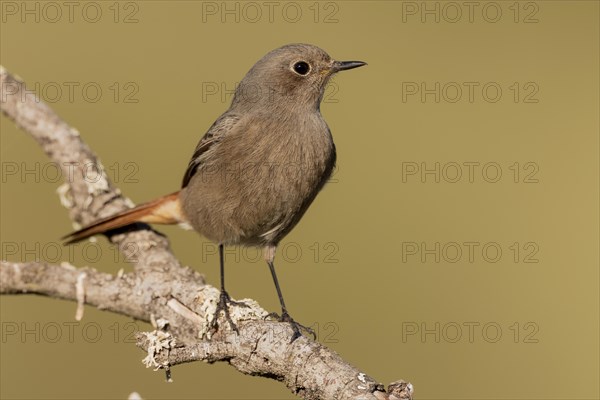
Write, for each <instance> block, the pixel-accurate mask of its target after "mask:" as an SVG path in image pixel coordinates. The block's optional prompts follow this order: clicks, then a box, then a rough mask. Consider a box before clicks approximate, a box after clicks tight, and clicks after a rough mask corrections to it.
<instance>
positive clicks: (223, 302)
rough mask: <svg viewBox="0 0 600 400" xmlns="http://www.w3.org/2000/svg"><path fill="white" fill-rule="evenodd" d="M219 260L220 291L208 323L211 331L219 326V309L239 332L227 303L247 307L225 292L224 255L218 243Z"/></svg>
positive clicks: (232, 327) (214, 330) (237, 331)
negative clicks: (212, 315) (211, 317)
mask: <svg viewBox="0 0 600 400" xmlns="http://www.w3.org/2000/svg"><path fill="white" fill-rule="evenodd" d="M219 262H220V265H221V293H220V295H219V302H218V303H217V308H216V310H215V315H214V317H213V319H212V322H211V324H210V329H211V330H212V331H213V332H216V331H217V329H218V327H219V313H220V312H221V311H223V313H224V314H225V319H226V320H227V322H229V326H231V329H233V330H234V331H235V332H236V333H237V334H239V333H240V331H239V330H238V328H237V326H236V325H235V323H234V322H233V320H232V319H231V315H229V305H230V304H233V305H236V306H241V307H248V305H247V304H246V303H243V302H241V301H233V300H231V297H229V293H227V291H225V255H224V249H223V245H222V244H219Z"/></svg>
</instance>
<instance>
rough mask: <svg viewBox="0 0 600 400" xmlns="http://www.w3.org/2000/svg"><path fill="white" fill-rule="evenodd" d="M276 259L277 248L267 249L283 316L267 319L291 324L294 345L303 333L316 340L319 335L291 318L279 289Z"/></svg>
mask: <svg viewBox="0 0 600 400" xmlns="http://www.w3.org/2000/svg"><path fill="white" fill-rule="evenodd" d="M274 259H275V246H267V247H265V260H266V261H267V264H268V265H269V269H270V270H271V275H272V276H273V282H274V283H275V289H277V296H279V303H280V304H281V315H278V314H277V313H270V314H269V315H267V317H276V318H277V319H279V321H281V322H289V324H290V325H291V326H292V330H293V331H294V334H293V335H292V340H290V343H292V342H293V341H294V340H296V339H298V338H299V337H300V336H302V333H301V331H305V332H307V333H309V334H311V335H312V337H313V338H314V339H315V340H316V339H317V335H316V334H315V331H314V330H312V329H311V328H309V327H306V326H304V325H300V324H299V323H297V322H296V321H294V319H293V318H292V317H290V314H289V313H288V311H287V308H286V307H285V302H284V301H283V295H282V294H281V288H280V287H279V281H278V280H277V274H275V264H274V263H273V262H274Z"/></svg>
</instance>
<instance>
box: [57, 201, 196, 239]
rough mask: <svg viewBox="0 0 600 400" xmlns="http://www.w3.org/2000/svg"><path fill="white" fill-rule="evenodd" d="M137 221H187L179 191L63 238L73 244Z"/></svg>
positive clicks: (167, 222) (97, 222)
mask: <svg viewBox="0 0 600 400" xmlns="http://www.w3.org/2000/svg"><path fill="white" fill-rule="evenodd" d="M136 222H146V223H149V224H166V225H169V224H178V223H180V222H185V217H184V216H183V213H182V211H181V203H180V200H179V192H175V193H171V194H169V195H166V196H163V197H159V198H158V199H156V200H153V201H150V202H148V203H144V204H140V205H139V206H137V207H135V208H132V209H130V210H126V211H123V212H120V213H118V214H115V215H113V216H110V217H107V218H103V219H101V220H98V221H96V222H94V223H93V224H91V225H89V226H86V227H85V228H83V229H80V230H78V231H75V232H72V233H69V234H68V235H66V236H64V237H63V238H62V239H66V240H67V241H66V242H65V244H71V243H75V242H78V241H80V240H83V239H85V238H88V237H90V236H93V235H96V234H98V233H104V232H107V231H110V230H113V229H117V228H122V227H124V226H127V225H131V224H134V223H136Z"/></svg>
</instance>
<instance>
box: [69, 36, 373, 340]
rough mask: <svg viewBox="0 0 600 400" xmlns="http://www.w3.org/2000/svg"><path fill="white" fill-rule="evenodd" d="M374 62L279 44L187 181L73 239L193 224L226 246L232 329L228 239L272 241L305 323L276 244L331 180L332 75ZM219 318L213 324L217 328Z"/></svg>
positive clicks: (207, 142) (195, 159)
mask: <svg viewBox="0 0 600 400" xmlns="http://www.w3.org/2000/svg"><path fill="white" fill-rule="evenodd" d="M362 65H365V63H364V62H361V61H344V62H340V61H335V60H333V59H332V58H331V57H330V56H329V55H328V54H327V53H325V51H323V50H321V49H320V48H318V47H316V46H312V45H308V44H291V45H287V46H283V47H280V48H278V49H275V50H273V51H271V52H270V53H268V54H267V55H265V56H264V57H263V58H262V59H260V60H259V61H258V62H257V63H256V64H255V65H254V66H253V67H252V68H251V69H250V71H248V73H247V74H246V76H245V77H244V79H243V80H242V82H241V83H240V85H239V86H238V88H237V89H236V92H235V95H234V98H233V101H232V103H231V106H230V107H229V109H228V110H227V111H226V112H225V113H224V114H223V115H221V116H220V117H219V118H218V119H217V120H216V121H215V123H214V124H213V125H212V126H211V127H210V129H209V130H208V132H207V133H206V134H205V135H204V136H203V138H202V139H201V140H200V142H199V143H198V145H197V147H196V149H195V151H194V153H193V155H192V159H191V160H190V162H189V165H188V168H187V170H186V172H185V174H184V178H183V184H182V189H181V191H180V192H178V193H173V194H171V195H168V196H164V197H163V198H161V199H159V200H157V201H154V202H150V203H146V204H143V205H141V206H138V207H136V208H134V209H132V210H128V211H125V212H123V213H121V214H118V215H115V216H113V217H110V218H107V219H104V220H102V221H98V222H97V223H95V224H92V225H91V226H89V227H86V228H84V229H81V230H79V231H77V232H74V233H72V234H70V235H68V236H67V237H68V238H69V241H70V242H74V241H77V240H81V239H83V238H85V237H88V236H90V235H93V234H96V233H100V232H106V231H109V230H112V229H116V228H119V227H122V226H125V225H128V224H131V223H132V222H136V221H145V222H151V223H175V222H186V223H189V224H191V225H192V227H193V228H194V229H195V230H196V231H197V232H199V233H200V234H202V235H203V236H205V237H207V238H208V239H210V240H212V241H214V242H216V243H218V244H219V250H220V257H221V297H220V300H219V304H218V307H217V314H218V312H219V311H221V310H223V311H224V313H225V317H226V318H227V320H228V321H229V323H230V325H231V327H232V328H233V329H235V330H237V328H236V327H235V325H234V324H233V321H232V320H231V318H230V317H229V312H228V303H235V302H232V301H231V300H230V298H229V295H228V294H227V292H226V291H225V284H224V258H223V246H225V245H247V246H261V247H263V248H264V254H265V260H266V261H267V263H268V265H269V268H270V270H271V273H272V276H273V280H274V282H275V286H276V289H277V293H278V296H279V300H280V303H281V307H282V315H281V320H282V321H287V322H290V323H291V324H292V328H293V330H294V335H293V337H292V340H294V339H296V338H297V337H298V336H300V330H299V328H302V329H305V330H308V331H310V330H309V329H307V328H304V327H302V326H301V325H299V324H298V323H296V322H295V321H294V320H293V319H292V318H291V317H290V316H289V314H288V312H287V310H286V307H285V303H284V301H283V296H282V295H281V290H280V287H279V283H278V281H277V276H276V275H275V269H274V263H273V262H274V257H275V248H276V246H277V244H278V243H279V242H280V241H281V239H283V237H284V236H285V235H287V234H288V233H289V232H290V231H291V230H292V229H293V228H294V226H295V225H296V224H297V223H298V221H299V220H300V218H301V217H302V216H303V215H304V213H305V212H306V210H307V209H308V207H309V206H310V204H311V203H312V202H313V200H314V198H315V196H316V195H317V194H318V192H319V191H320V190H321V188H322V187H323V185H325V183H326V182H327V180H328V179H329V177H330V175H331V172H332V170H333V168H334V165H335V161H336V152H335V145H334V143H333V139H332V136H331V132H330V130H329V127H328V126H327V123H326V122H325V120H324V119H323V117H322V115H321V112H320V104H321V100H322V98H323V94H324V91H325V87H326V85H327V82H328V81H329V79H330V78H331V76H332V75H333V74H335V73H336V72H338V71H341V70H345V69H351V68H356V67H360V66H362ZM216 324H217V317H216V316H215V319H214V320H213V327H214V328H216V327H217V325H216Z"/></svg>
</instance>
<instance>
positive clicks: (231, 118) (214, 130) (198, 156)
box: [181, 113, 240, 188]
mask: <svg viewBox="0 0 600 400" xmlns="http://www.w3.org/2000/svg"><path fill="white" fill-rule="evenodd" d="M239 120H240V117H239V116H238V115H235V114H228V113H226V114H223V115H221V116H220V117H219V118H218V119H217V120H216V121H215V122H214V124H212V126H211V127H210V129H209V130H208V132H206V134H205V135H204V136H203V137H202V139H200V142H198V145H197V146H196V150H194V154H193V155H192V159H191V160H190V163H189V164H188V167H187V170H186V171H185V175H184V176H183V183H182V185H181V187H182V188H184V187H186V186H187V185H188V183H189V182H190V179H192V176H194V174H195V173H196V171H197V170H198V167H199V166H200V164H201V163H202V155H203V154H204V153H205V152H206V151H207V150H208V149H210V148H211V147H212V146H213V145H214V144H215V143H218V142H219V141H221V139H222V138H223V137H224V136H225V135H227V133H228V132H230V131H231V130H232V128H233V127H234V126H235V125H236V124H237V122H238V121H239Z"/></svg>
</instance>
